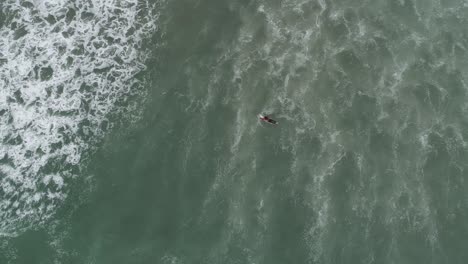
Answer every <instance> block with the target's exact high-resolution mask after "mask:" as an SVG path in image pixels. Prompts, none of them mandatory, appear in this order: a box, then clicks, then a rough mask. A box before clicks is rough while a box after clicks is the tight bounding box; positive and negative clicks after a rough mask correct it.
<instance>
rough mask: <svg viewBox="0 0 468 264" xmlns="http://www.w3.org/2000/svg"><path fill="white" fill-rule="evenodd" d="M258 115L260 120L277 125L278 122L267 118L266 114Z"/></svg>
mask: <svg viewBox="0 0 468 264" xmlns="http://www.w3.org/2000/svg"><path fill="white" fill-rule="evenodd" d="M259 117H260V120H262V121H264V122H268V123H270V124H273V125H277V124H278V122H276V121H275V120H273V119H271V118H269V117H268V116H266V115H259Z"/></svg>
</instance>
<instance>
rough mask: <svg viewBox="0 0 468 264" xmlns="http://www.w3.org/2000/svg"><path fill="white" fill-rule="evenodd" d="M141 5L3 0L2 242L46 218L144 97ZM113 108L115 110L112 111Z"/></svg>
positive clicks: (147, 26)
mask: <svg viewBox="0 0 468 264" xmlns="http://www.w3.org/2000/svg"><path fill="white" fill-rule="evenodd" d="M141 10H144V11H145V12H151V11H150V10H151V9H150V8H149V7H148V6H147V3H146V2H142V1H138V0H121V1H117V0H111V1H106V0H94V1H85V0H75V1H69V0H54V1H49V0H41V1H38V0H37V1H36V0H34V1H30V2H28V1H15V0H6V1H5V2H4V3H3V10H2V12H3V13H5V14H8V17H11V19H8V20H7V21H6V23H5V25H4V26H3V27H2V28H1V29H0V87H1V89H0V138H1V140H2V144H1V145H0V234H11V233H15V232H17V231H19V230H21V229H22V228H27V227H28V226H31V225H32V224H39V223H42V222H43V221H45V220H47V219H48V218H50V216H51V215H52V214H53V213H54V211H55V210H56V207H57V206H58V205H60V204H61V203H62V201H63V200H64V199H65V197H66V194H67V186H68V185H69V183H70V180H71V179H73V178H74V177H75V176H77V172H78V171H79V169H80V166H81V165H82V164H81V163H82V159H83V158H84V155H85V153H86V152H87V151H89V150H90V149H91V148H92V147H91V146H92V143H95V142H97V141H98V140H99V139H100V138H101V137H102V135H103V134H104V133H105V131H106V130H108V129H109V128H110V127H112V124H111V123H109V122H108V120H107V117H108V116H109V114H110V113H113V114H114V113H117V114H118V113H122V112H126V111H130V110H131V108H132V107H134V105H132V102H129V101H128V98H129V96H130V95H135V94H141V93H143V89H142V88H141V86H139V85H138V82H137V81H135V78H133V77H134V75H135V74H136V73H138V72H140V71H141V70H142V69H144V65H143V64H142V63H143V62H144V60H145V58H146V56H147V55H145V54H143V53H142V52H140V51H139V50H140V49H141V45H142V40H143V38H144V37H145V36H146V35H149V34H150V33H151V32H153V31H154V30H155V25H156V23H155V21H156V20H157V18H156V16H154V14H150V15H149V16H148V17H150V20H147V19H146V18H142V17H141V16H140V15H138V13H139V12H140V11H141ZM117 105H118V106H117Z"/></svg>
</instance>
